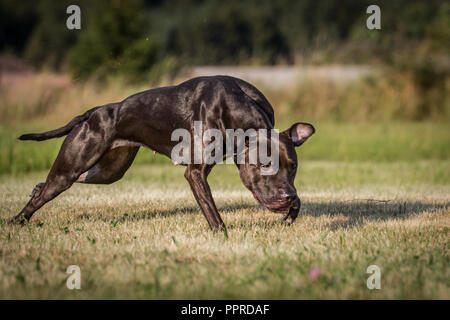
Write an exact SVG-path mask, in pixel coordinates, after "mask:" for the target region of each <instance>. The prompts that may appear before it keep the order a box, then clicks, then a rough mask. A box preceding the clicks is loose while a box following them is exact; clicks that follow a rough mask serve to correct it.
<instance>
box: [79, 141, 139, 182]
mask: <svg viewBox="0 0 450 320" xmlns="http://www.w3.org/2000/svg"><path fill="white" fill-rule="evenodd" d="M138 150H139V147H118V148H114V149H111V150H109V151H107V152H106V153H105V154H104V155H103V156H102V157H101V158H100V160H98V162H97V163H96V164H95V165H94V166H93V167H92V168H90V169H89V170H88V171H86V172H84V173H83V174H82V175H81V176H80V177H79V178H78V179H77V181H76V182H80V183H96V184H109V183H113V182H115V181H117V180H120V179H121V178H122V177H123V175H124V174H125V172H126V171H127V170H128V168H129V167H130V166H131V164H132V163H133V160H134V158H135V157H136V154H137V152H138Z"/></svg>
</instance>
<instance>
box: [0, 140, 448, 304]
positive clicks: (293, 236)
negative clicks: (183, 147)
mask: <svg viewBox="0 0 450 320" xmlns="http://www.w3.org/2000/svg"><path fill="white" fill-rule="evenodd" d="M312 141H313V140H311V143H310V144H309V145H306V144H305V146H304V147H303V148H304V153H305V154H306V153H307V152H309V151H310V150H307V149H308V148H309V147H311V148H312V147H313V143H312ZM305 157H306V156H305ZM183 171H184V168H182V167H174V166H168V165H163V164H151V165H141V166H133V167H132V168H131V169H130V170H129V172H128V173H127V174H126V175H125V177H124V179H123V180H121V181H119V182H117V183H115V184H112V185H108V186H97V185H80V184H77V185H74V186H73V187H72V188H71V189H69V190H68V191H66V192H65V193H64V194H62V195H61V196H60V197H58V198H57V199H55V200H54V201H52V202H51V203H49V204H48V205H46V206H45V207H44V208H42V209H41V210H40V211H38V212H37V213H36V215H35V216H36V217H37V218H38V221H32V222H31V223H30V224H29V225H27V226H25V227H17V226H8V225H6V221H7V219H8V218H9V217H11V216H12V215H14V214H16V213H17V212H18V211H19V210H20V209H21V208H22V206H23V205H24V204H25V203H26V201H27V199H28V194H29V193H30V191H31V189H32V187H33V186H34V185H35V184H36V183H37V182H40V181H43V180H44V179H45V175H46V172H34V173H30V174H27V175H20V176H14V175H3V176H2V177H0V208H1V209H0V243H1V246H0V298H8V299H9V298H51V299H56V298H63V299H66V298H69V299H77V298H82V299H84V298H100V299H109V298H125V299H129V298H150V299H166V298H194V299H215V298H231V299H234V298H248V299H282V298H284V299H328V298H332V299H355V298H358V299H366V298H367V299H380V298H387V299H398V298H407V299H424V298H427V299H449V298H450V286H449V283H450V281H449V280H450V268H449V263H450V256H449V252H450V251H449V242H448V239H449V236H450V234H449V227H450V215H449V214H450V196H449V195H450V179H449V172H450V163H449V161H448V160H417V161H386V162H374V161H371V162H365V161H364V162H340V161H306V160H305V161H302V162H301V164H300V169H299V173H298V175H297V179H296V186H297V189H298V191H299V195H300V197H301V199H302V203H303V204H302V208H301V213H300V216H299V218H298V219H297V220H296V221H295V223H294V224H293V225H291V226H290V227H288V226H286V225H284V224H283V223H282V222H281V221H280V220H281V216H280V215H278V214H275V213H271V212H269V211H267V210H266V209H263V208H262V207H260V206H258V205H257V204H256V203H255V201H254V199H253V197H252V196H251V194H250V193H249V192H248V191H247V190H246V189H245V188H244V187H243V186H242V184H241V182H240V180H239V176H238V173H237V171H236V168H235V167H234V166H231V165H219V166H217V167H216V168H215V169H214V170H213V172H212V173H211V176H210V179H209V181H210V184H211V188H212V190H213V194H214V197H215V199H216V203H217V205H218V208H219V211H220V213H221V215H222V217H223V219H224V221H225V223H226V224H227V226H228V237H225V235H224V234H222V233H218V234H214V233H212V232H211V231H210V230H209V229H208V227H207V223H206V220H205V219H204V217H203V216H202V214H201V212H200V210H199V208H198V206H197V205H196V203H195V200H194V197H193V196H192V194H191V192H190V190H189V186H188V184H187V182H186V181H185V180H184V177H183ZM73 264H74V265H78V266H80V268H81V290H68V289H67V288H66V285H65V281H66V279H67V277H68V275H67V274H66V273H65V270H66V268H67V267H68V266H69V265H73ZM372 264H375V265H378V266H379V267H380V268H381V289H380V290H369V289H367V287H366V280H367V277H368V276H369V275H368V274H366V269H367V267H368V266H369V265H372ZM313 267H318V268H319V269H320V270H321V276H320V277H319V278H318V279H316V280H314V279H312V278H310V277H309V275H308V274H309V272H310V270H311V268H313Z"/></svg>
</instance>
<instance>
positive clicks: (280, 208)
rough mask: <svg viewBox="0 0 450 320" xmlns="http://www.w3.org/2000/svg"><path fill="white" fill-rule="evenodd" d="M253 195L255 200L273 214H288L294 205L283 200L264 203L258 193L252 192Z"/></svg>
mask: <svg viewBox="0 0 450 320" xmlns="http://www.w3.org/2000/svg"><path fill="white" fill-rule="evenodd" d="M252 194H253V197H254V198H255V200H256V201H258V203H259V204H260V205H262V206H263V207H266V208H267V209H269V210H270V211H273V212H287V211H288V210H289V209H290V208H291V207H292V205H293V204H292V203H291V202H286V201H282V200H274V201H271V202H270V203H268V202H266V201H264V200H263V199H262V198H261V197H260V196H259V195H258V194H257V193H256V192H252Z"/></svg>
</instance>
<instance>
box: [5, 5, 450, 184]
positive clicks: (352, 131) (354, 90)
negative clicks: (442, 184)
mask: <svg viewBox="0 0 450 320" xmlns="http://www.w3.org/2000/svg"><path fill="white" fill-rule="evenodd" d="M72 4H77V5H78V6H79V7H80V8H81V29H80V30H76V29H75V30H69V29H68V28H67V27H66V20H67V18H68V17H69V15H70V14H67V13H66V8H67V7H68V6H69V5H72ZM371 4H377V5H378V6H379V7H380V8H381V30H369V29H368V28H367V27H366V20H367V18H368V17H369V16H370V14H367V13H366V9H367V7H368V6H369V5H371ZM449 46H450V4H449V2H448V1H440V0H431V1H411V0H408V1H407V0H397V1H376V3H374V1H352V0H344V1H332V0H321V1H315V0H295V1H294V0H279V1H270V0H257V1H256V0H255V1H253V0H249V1H247V0H245V1H244V0H240V1H234V0H230V1H219V0H210V1H202V0H186V1H161V0H146V1H145V0H130V1H122V0H113V1H106V0H105V1H103V0H97V1H74V0H70V1H66V0H63V1H51V0H42V1H39V2H36V1H13V0H1V1H0V150H1V153H0V174H14V175H17V174H22V173H26V172H29V171H35V170H44V169H47V168H49V167H50V166H51V164H52V162H53V160H54V159H55V157H56V154H57V152H58V150H59V145H60V144H61V142H62V139H56V140H51V141H47V142H42V143H36V142H19V141H18V140H17V139H16V137H17V136H18V135H19V134H21V133H26V132H30V131H38V130H48V129H53V128H56V127H59V126H61V125H63V124H65V123H66V122H67V121H69V120H70V119H71V118H73V117H74V116H76V115H78V114H80V113H81V112H83V111H85V110H87V109H90V108H92V107H94V106H97V105H103V104H107V103H110V102H114V101H120V100H122V99H124V98H126V97H127V96H129V95H131V94H133V93H136V92H138V91H141V90H145V89H148V88H151V87H156V86H162V85H170V84H176V83H179V82H181V81H183V80H186V79H188V78H191V77H194V76H199V75H213V74H228V75H232V76H237V77H240V78H242V79H245V80H247V81H249V82H251V83H253V84H254V85H255V86H257V87H258V88H259V89H260V90H261V91H262V92H263V93H264V94H265V95H266V96H267V98H268V99H269V101H270V102H271V103H272V105H273V107H274V109H275V119H276V127H277V128H279V129H285V128H286V127H287V126H288V125H290V124H291V123H292V122H294V121H306V122H311V123H313V124H314V125H315V126H316V129H317V134H316V135H315V137H314V140H311V143H309V144H308V146H307V147H306V146H305V147H304V148H302V149H301V150H300V151H299V152H301V157H302V158H303V159H309V160H323V161H375V162H377V161H413V160H418V161H421V160H426V159H439V160H448V159H449V158H450V157H449V156H450V151H449V150H450V130H449V124H450V99H449V89H450V78H449V76H450V56H449V52H450V50H449ZM166 161H168V159H167V160H166V159H164V158H163V157H161V156H156V157H155V156H153V155H152V154H151V153H150V152H149V151H144V150H141V151H140V153H139V155H138V158H137V160H136V162H138V163H151V162H166ZM444 176H445V177H447V178H448V173H447V174H445V175H444Z"/></svg>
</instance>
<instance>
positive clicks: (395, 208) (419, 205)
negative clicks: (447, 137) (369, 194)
mask: <svg viewBox="0 0 450 320" xmlns="http://www.w3.org/2000/svg"><path fill="white" fill-rule="evenodd" d="M449 208H450V203H439V204H432V203H424V202H419V201H414V202H395V201H386V202H375V201H370V200H368V201H350V202H345V201H343V202H338V201H331V202H303V203H302V207H301V210H300V213H299V217H301V216H312V217H320V216H330V217H333V216H337V215H341V216H344V217H346V218H348V219H346V220H345V221H336V222H332V223H330V228H331V229H332V230H335V229H339V228H344V229H345V228H353V227H357V226H361V225H363V224H365V223H366V222H369V221H385V220H394V219H395V220H398V219H408V218H409V217H411V216H415V215H418V214H420V213H423V212H426V211H428V212H430V211H431V212H432V211H436V210H442V209H449ZM243 209H252V210H264V211H267V212H268V210H267V209H265V208H263V207H261V206H259V205H257V204H250V203H240V204H233V205H224V206H220V207H218V210H219V213H233V212H234V211H237V210H243ZM200 213H201V210H200V207H198V206H184V207H177V208H171V209H165V210H145V211H137V212H131V213H123V214H122V215H121V216H115V217H105V216H97V215H95V214H92V215H91V214H89V213H84V214H82V215H79V216H78V218H79V219H89V220H92V221H99V220H101V221H106V222H111V223H114V222H116V223H117V222H122V221H139V220H149V219H154V218H156V217H161V216H162V217H168V216H174V215H187V214H200ZM279 216H280V219H279V220H275V221H271V222H268V221H267V220H261V224H258V223H256V225H260V226H266V227H269V226H273V225H277V224H279V223H282V221H281V218H282V217H283V214H279ZM297 223H298V221H297ZM249 224H252V225H255V222H251V223H249V222H243V223H242V224H233V225H231V224H230V225H229V226H228V228H230V229H232V228H238V227H242V226H247V225H249Z"/></svg>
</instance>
